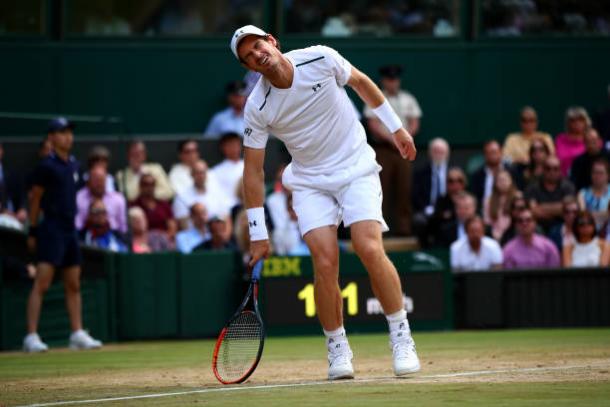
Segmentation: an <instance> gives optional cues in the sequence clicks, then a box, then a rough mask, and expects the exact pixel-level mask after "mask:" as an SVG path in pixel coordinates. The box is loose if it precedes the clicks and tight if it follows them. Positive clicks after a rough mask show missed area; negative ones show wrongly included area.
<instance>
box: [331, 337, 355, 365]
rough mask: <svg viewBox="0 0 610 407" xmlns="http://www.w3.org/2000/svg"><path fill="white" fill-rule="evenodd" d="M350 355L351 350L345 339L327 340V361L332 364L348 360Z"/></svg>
mask: <svg viewBox="0 0 610 407" xmlns="http://www.w3.org/2000/svg"><path fill="white" fill-rule="evenodd" d="M351 356H352V351H351V350H350V348H349V344H348V342H347V341H345V340H338V341H337V340H334V339H332V338H330V339H329V340H328V362H329V363H330V365H331V366H332V365H333V364H335V362H337V361H339V362H340V363H342V362H344V361H346V360H349V359H350V358H351Z"/></svg>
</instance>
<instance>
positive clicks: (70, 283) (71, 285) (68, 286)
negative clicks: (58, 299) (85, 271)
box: [64, 278, 80, 293]
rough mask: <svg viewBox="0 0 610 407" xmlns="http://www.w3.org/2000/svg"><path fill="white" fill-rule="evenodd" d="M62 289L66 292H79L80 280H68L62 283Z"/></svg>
mask: <svg viewBox="0 0 610 407" xmlns="http://www.w3.org/2000/svg"><path fill="white" fill-rule="evenodd" d="M64 289H65V290H66V291H67V292H72V293H77V292H79V291H80V280H79V279H77V278H74V279H69V280H66V281H65V282H64Z"/></svg>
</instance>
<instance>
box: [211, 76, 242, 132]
mask: <svg viewBox="0 0 610 407" xmlns="http://www.w3.org/2000/svg"><path fill="white" fill-rule="evenodd" d="M226 91H227V104H228V105H229V106H228V107H227V108H226V109H224V110H221V111H220V112H217V113H216V114H215V115H214V116H212V120H210V123H209V124H208V127H207V129H206V130H205V132H204V134H203V138H204V139H208V140H217V139H219V138H220V136H221V135H223V134H224V133H237V134H244V107H245V106H246V84H245V83H243V82H242V81H234V82H229V83H228V84H227V87H226Z"/></svg>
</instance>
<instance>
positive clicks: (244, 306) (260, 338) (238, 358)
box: [212, 260, 265, 384]
mask: <svg viewBox="0 0 610 407" xmlns="http://www.w3.org/2000/svg"><path fill="white" fill-rule="evenodd" d="M262 268H263V261H262V260H260V261H259V262H258V263H256V264H255V265H254V268H253V269H252V278H251V280H250V288H248V292H247V293H246V296H245V298H244V300H243V301H242V303H241V305H240V306H239V308H238V309H237V311H236V312H235V314H233V316H232V317H231V319H229V322H227V325H226V326H225V327H224V328H223V329H222V331H220V335H218V340H217V341H216V347H215V348H214V356H213V358H212V369H213V370H214V375H215V376H216V378H217V379H218V380H219V381H220V382H221V383H223V384H235V383H241V382H243V381H245V380H246V379H247V378H248V377H250V375H251V374H252V373H253V372H254V369H256V366H257V365H258V362H259V361H260V359H261V355H262V354H263V346H264V345H265V327H264V325H263V320H262V318H261V314H260V312H259V310H258V280H259V279H260V277H261V270H262Z"/></svg>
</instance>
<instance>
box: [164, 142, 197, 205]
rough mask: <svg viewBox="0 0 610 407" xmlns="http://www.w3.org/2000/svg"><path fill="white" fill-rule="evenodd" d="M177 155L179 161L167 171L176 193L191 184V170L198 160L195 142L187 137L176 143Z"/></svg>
mask: <svg viewBox="0 0 610 407" xmlns="http://www.w3.org/2000/svg"><path fill="white" fill-rule="evenodd" d="M178 157H179V159H180V162H179V163H177V164H174V165H173V166H172V169H171V170H170V171H169V183H170V184H171V186H172V188H173V190H174V191H175V192H176V194H179V193H180V192H182V191H184V190H185V189H187V188H189V187H191V186H192V185H193V177H192V176H191V171H192V168H193V165H195V163H196V162H197V161H199V160H200V158H199V146H198V145H197V142H196V141H195V140H193V139H188V140H183V141H181V142H180V143H178Z"/></svg>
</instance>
